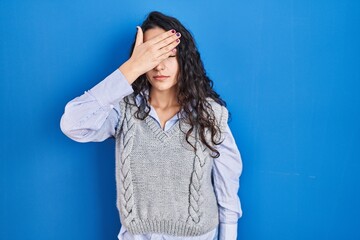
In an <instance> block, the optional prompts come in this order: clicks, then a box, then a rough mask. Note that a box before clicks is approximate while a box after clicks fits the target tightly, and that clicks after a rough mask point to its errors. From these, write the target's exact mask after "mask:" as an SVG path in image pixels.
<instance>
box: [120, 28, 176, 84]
mask: <svg viewBox="0 0 360 240" xmlns="http://www.w3.org/2000/svg"><path fill="white" fill-rule="evenodd" d="M137 28H138V31H137V34H136V41H135V46H134V50H133V52H132V55H131V57H130V59H129V60H127V61H126V62H125V63H124V64H123V65H121V66H120V67H119V70H120V71H121V72H122V73H123V74H124V76H125V77H126V79H127V80H128V81H129V84H131V83H133V82H134V81H135V80H136V79H137V78H138V77H139V76H141V75H142V74H144V73H146V72H147V71H149V70H151V69H153V68H154V67H156V66H157V65H158V64H159V63H160V62H162V61H163V60H164V59H166V58H168V57H169V56H170V55H171V54H173V53H174V52H175V51H176V48H175V47H176V46H177V45H178V44H179V43H180V39H179V38H180V34H178V35H179V36H178V35H177V34H176V31H175V30H169V31H166V32H164V33H162V34H160V35H158V36H156V37H154V38H152V39H150V40H148V41H146V42H144V40H143V39H144V34H143V32H142V29H141V28H140V27H139V26H138V27H137Z"/></svg>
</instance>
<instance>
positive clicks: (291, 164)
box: [0, 0, 360, 240]
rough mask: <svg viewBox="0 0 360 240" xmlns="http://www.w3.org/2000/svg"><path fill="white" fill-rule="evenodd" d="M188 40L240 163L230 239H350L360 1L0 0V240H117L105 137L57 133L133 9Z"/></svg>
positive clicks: (104, 68) (112, 64)
mask: <svg viewBox="0 0 360 240" xmlns="http://www.w3.org/2000/svg"><path fill="white" fill-rule="evenodd" d="M151 10H159V11H163V12H164V13H166V14H170V15H173V16H175V17H177V18H178V19H179V20H181V21H182V22H183V23H184V25H185V26H187V27H188V28H189V29H190V30H191V32H192V33H193V34H194V36H195V39H196V41H197V44H198V47H199V50H200V53H201V56H202V58H203V61H204V64H205V67H206V69H207V72H208V74H209V76H210V77H211V78H212V79H213V80H214V83H215V89H216V90H217V91H218V92H219V93H220V95H221V96H222V98H224V99H225V100H226V101H227V103H228V108H229V110H230V112H231V113H232V120H231V121H230V123H229V124H230V127H231V129H232V131H233V134H234V137H235V139H236V142H237V144H238V147H239V149H240V151H241V155H242V158H243V164H244V169H243V174H242V176H241V178H240V183H241V184H240V191H239V196H240V197H241V203H242V207H243V212H244V214H243V217H242V218H241V219H240V220H239V225H238V239H243V240H247V239H248V240H250V239H251V240H257V239H259V240H264V239H265V240H267V239H277V240H282V239H284V240H285V239H286V240H288V239H292V240H297V239H299V240H300V239H337V240H338V239H360V231H359V226H360V218H359V215H360V207H359V203H360V187H359V180H360V177H359V170H360V161H359V160H360V158H359V151H358V149H359V147H360V146H359V145H360V144H359V143H360V139H359V138H360V127H359V122H360V96H359V93H360V92H359V87H360V83H359V81H360V71H359V68H360V66H359V65H360V44H359V43H360V27H359V21H360V2H359V1H350V0H327V1H325V0H316V1H310V0H288V1H286V0H282V1H281V0H273V1H265V0H246V1H245V0H244V1H235V0H233V1H204V0H202V1H190V0H186V1H168V0H167V1H165V0H162V1H138V0H135V1H109V0H103V1H94V0H90V1H89V0H87V1H84V0H80V1H69V0H65V1H40V0H37V1H36V0H32V1H26V0H23V1H15V0H12V1H10V0H2V1H1V2H0V36H1V40H0V44H1V45H0V49H1V55H0V76H1V83H0V84H1V85H0V91H1V92H0V93H1V94H0V100H1V109H0V111H1V118H0V127H1V134H2V137H1V145H0V147H1V149H0V159H1V162H0V194H1V195H0V216H1V219H0V239H4V240H10V239H14V240H15V239H22V240H27V239H34V240H35V239H36V240H43V239H44V240H45V239H46V240H49V239H54V240H56V239H59V240H60V239H86V240H92V239H116V236H117V234H118V231H119V229H120V221H119V216H118V212H117V209H116V196H115V194H116V189H115V159H114V158H115V157H114V153H115V149H114V141H113V140H111V139H109V140H107V141H105V142H102V143H86V144H81V143H77V142H74V141H72V140H70V139H68V138H67V137H66V136H65V135H63V134H62V132H61V131H60V127H59V123H60V117H61V115H62V113H63V111H64V107H65V104H66V103H67V102H68V101H70V100H71V99H73V98H74V97H76V96H79V95H81V94H83V93H84V91H85V90H88V89H89V88H91V87H92V86H94V85H95V84H96V83H98V82H99V81H101V80H102V79H103V78H105V77H106V76H107V75H108V74H110V73H111V72H112V71H114V70H115V69H116V68H117V67H119V66H120V65H121V64H122V63H123V62H124V61H125V60H126V59H127V57H128V54H129V50H130V44H131V42H132V40H133V38H134V34H135V31H136V28H135V26H136V25H138V24H140V23H141V22H142V20H143V19H144V17H145V15H146V14H147V13H148V12H149V11H151Z"/></svg>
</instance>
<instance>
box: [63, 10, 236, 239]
mask: <svg viewBox="0 0 360 240" xmlns="http://www.w3.org/2000/svg"><path fill="white" fill-rule="evenodd" d="M131 52H132V53H131V57H130V58H129V59H128V60H127V61H126V62H125V63H123V64H122V65H121V66H120V67H119V68H118V69H116V70H115V71H114V72H113V73H111V74H110V75H109V76H107V77H106V78H105V79H104V80H102V81H101V82H100V83H98V84H97V85H96V86H94V87H93V88H91V89H90V90H88V91H85V93H84V94H83V95H81V96H79V97H77V98H75V99H73V100H71V101H70V102H69V103H68V104H67V105H66V107H65V112H64V114H63V116H62V118H61V123H60V125H61V129H62V131H63V132H64V134H66V135H67V136H68V137H69V138H71V139H73V140H75V141H78V142H90V141H93V142H99V141H104V140H105V139H107V138H109V137H114V138H115V139H116V187H117V208H118V210H119V215H120V220H121V225H122V227H121V229H120V233H119V235H118V238H119V239H120V240H122V239H167V240H175V239H176V240H180V239H192V240H195V239H197V240H211V239H224V240H225V239H226V240H235V239H236V237H237V222H238V219H239V218H240V217H241V216H242V209H241V204H240V199H239V197H238V195H237V192H238V189H239V177H240V175H241V172H242V160H241V156H240V152H239V150H238V148H237V146H236V142H235V140H234V138H233V136H232V133H231V131H230V129H229V126H228V123H227V121H228V110H227V108H226V103H225V102H224V101H223V100H222V99H221V98H220V96H219V95H218V94H217V93H216V92H215V91H214V90H213V88H212V86H213V82H212V81H211V80H210V79H209V78H208V77H207V75H206V73H205V70H204V67H203V63H202V61H201V59H200V54H199V52H198V50H197V48H196V46H195V42H194V39H193V37H192V35H191V34H190V32H189V31H188V30H187V29H186V28H185V27H184V26H183V25H182V24H181V23H180V22H179V21H178V20H177V19H175V18H173V17H170V16H166V15H164V14H162V13H160V12H151V13H150V14H149V15H148V17H147V18H146V19H145V21H144V22H143V23H142V25H141V27H137V35H136V39H135V42H134V44H133V46H132V51H131Z"/></svg>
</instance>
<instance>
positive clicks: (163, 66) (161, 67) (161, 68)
mask: <svg viewBox="0 0 360 240" xmlns="http://www.w3.org/2000/svg"><path fill="white" fill-rule="evenodd" d="M154 69H155V70H156V71H161V70H164V69H165V65H164V63H163V62H160V63H159V64H158V65H157V66H156V67H155V68H154Z"/></svg>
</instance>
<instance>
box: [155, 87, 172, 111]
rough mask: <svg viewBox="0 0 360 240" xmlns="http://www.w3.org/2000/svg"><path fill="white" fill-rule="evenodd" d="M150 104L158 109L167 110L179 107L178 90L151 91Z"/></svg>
mask: <svg viewBox="0 0 360 240" xmlns="http://www.w3.org/2000/svg"><path fill="white" fill-rule="evenodd" d="M149 94H150V101H149V102H150V104H151V105H152V106H153V107H156V108H167V107H172V106H178V105H179V103H178V101H177V95H176V94H177V92H176V89H174V88H172V89H169V90H168V91H156V90H154V89H150V93H149Z"/></svg>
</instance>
